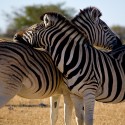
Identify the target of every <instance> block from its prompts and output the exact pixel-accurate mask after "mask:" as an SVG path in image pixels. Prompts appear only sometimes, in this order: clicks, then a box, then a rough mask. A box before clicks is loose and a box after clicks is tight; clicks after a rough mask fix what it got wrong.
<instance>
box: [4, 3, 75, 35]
mask: <svg viewBox="0 0 125 125" xmlns="http://www.w3.org/2000/svg"><path fill="white" fill-rule="evenodd" d="M48 11H54V12H59V13H61V14H63V15H64V16H66V17H67V18H71V17H72V16H73V14H74V13H75V10H74V8H64V3H59V4H56V5H54V4H50V5H33V6H26V7H24V8H23V9H20V10H17V11H14V13H13V17H12V15H9V14H6V15H7V17H9V20H11V21H10V22H11V23H10V24H9V26H8V28H7V34H9V35H10V36H11V35H13V34H14V33H15V32H16V31H17V30H20V29H22V28H24V27H28V26H31V25H33V24H35V23H38V22H40V19H39V17H40V16H41V15H42V14H43V13H45V12H48Z"/></svg>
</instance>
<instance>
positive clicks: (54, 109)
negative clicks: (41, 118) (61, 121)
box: [50, 94, 61, 125]
mask: <svg viewBox="0 0 125 125" xmlns="http://www.w3.org/2000/svg"><path fill="white" fill-rule="evenodd" d="M60 97H61V94H60V95H55V96H52V97H50V120H51V125H55V124H56V122H57V119H58V109H59V102H60Z"/></svg>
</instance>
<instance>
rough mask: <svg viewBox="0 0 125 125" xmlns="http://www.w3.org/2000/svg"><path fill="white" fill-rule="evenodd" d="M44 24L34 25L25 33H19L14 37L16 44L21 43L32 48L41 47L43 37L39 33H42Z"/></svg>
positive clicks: (24, 31)
mask: <svg viewBox="0 0 125 125" xmlns="http://www.w3.org/2000/svg"><path fill="white" fill-rule="evenodd" d="M42 29H43V24H42V23H38V24H34V25H32V26H30V27H28V28H26V29H24V30H23V31H19V32H17V33H16V34H15V35H14V37H13V41H14V42H21V43H23V44H26V45H29V46H31V47H36V48H37V47H39V46H40V45H39V43H40V42H39V41H40V40H41V37H39V36H40V34H39V32H42Z"/></svg>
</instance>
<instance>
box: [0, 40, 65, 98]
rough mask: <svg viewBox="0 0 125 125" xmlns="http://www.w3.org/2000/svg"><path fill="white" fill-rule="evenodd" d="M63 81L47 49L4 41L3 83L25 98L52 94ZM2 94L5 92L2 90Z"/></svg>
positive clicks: (0, 63) (0, 75)
mask: <svg viewBox="0 0 125 125" xmlns="http://www.w3.org/2000/svg"><path fill="white" fill-rule="evenodd" d="M61 82H63V81H62V75H61V73H60V72H59V70H57V68H56V67H55V65H54V63H53V61H52V59H51V57H50V55H49V54H48V53H47V52H46V51H43V50H42V51H41V50H37V49H33V48H31V47H29V46H27V45H24V44H21V43H13V42H0V86H2V84H3V83H4V84H3V85H4V88H6V89H8V90H6V91H5V92H6V93H7V92H8V93H13V91H14V90H15V91H16V88H17V87H18V86H20V87H21V90H20V91H19V92H18V94H19V95H20V96H22V97H25V98H35V99H36V98H46V97H50V96H52V95H53V94H54V93H55V92H57V90H58V89H59V86H60V84H61ZM0 94H1V93H0Z"/></svg>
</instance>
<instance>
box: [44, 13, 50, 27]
mask: <svg viewBox="0 0 125 125" xmlns="http://www.w3.org/2000/svg"><path fill="white" fill-rule="evenodd" d="M43 22H44V24H45V27H48V26H49V25H50V21H49V18H48V16H47V15H45V16H44V18H43Z"/></svg>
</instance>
